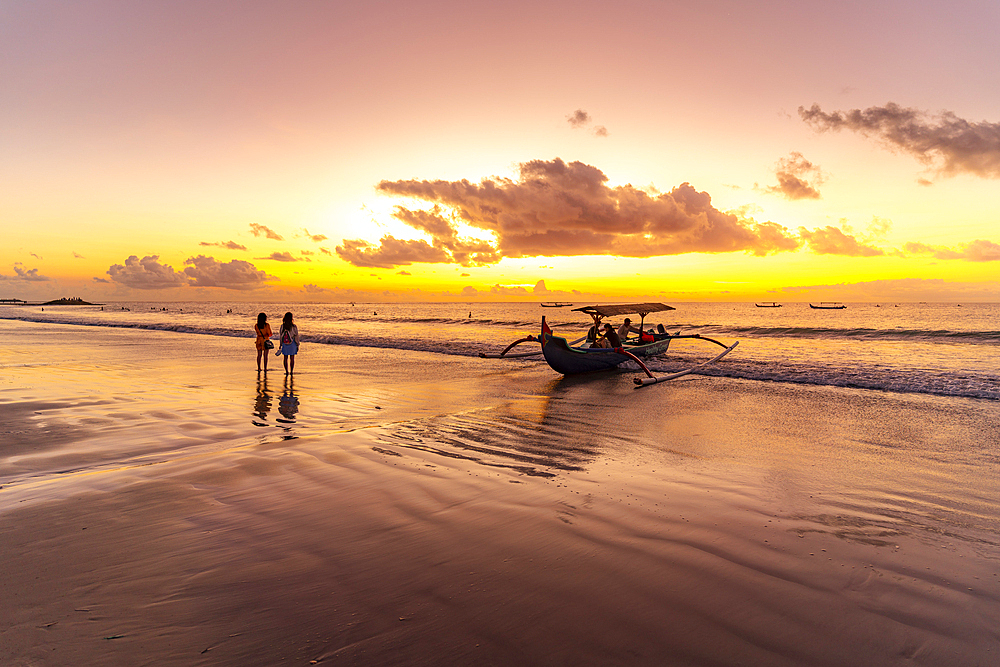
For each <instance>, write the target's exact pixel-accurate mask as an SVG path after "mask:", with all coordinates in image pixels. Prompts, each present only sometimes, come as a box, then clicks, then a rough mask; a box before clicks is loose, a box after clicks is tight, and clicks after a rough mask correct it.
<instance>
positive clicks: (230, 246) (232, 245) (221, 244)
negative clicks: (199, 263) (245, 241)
mask: <svg viewBox="0 0 1000 667" xmlns="http://www.w3.org/2000/svg"><path fill="white" fill-rule="evenodd" d="M198 245H201V246H209V247H216V248H225V249H226V250H246V249H247V247H246V246H245V245H240V244H239V243H237V242H236V241H216V242H214V243H209V242H208V241H202V242H201V243H199V244H198Z"/></svg>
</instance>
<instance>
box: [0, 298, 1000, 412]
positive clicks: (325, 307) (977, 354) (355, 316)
mask: <svg viewBox="0 0 1000 667" xmlns="http://www.w3.org/2000/svg"><path fill="white" fill-rule="evenodd" d="M581 305H584V304H575V305H574V306H571V307H566V308H541V307H539V304H538V303H535V302H530V303H525V302H521V303H509V302H502V303H480V302H454V303H355V304H320V303H295V304H275V303H256V304H255V303H235V302H233V303H229V302H208V303H205V302H138V301H129V302H110V303H105V304H103V305H99V306H45V307H44V309H43V307H41V306H0V319H12V320H23V321H35V322H48V323H60V324H71V325H79V326H94V327H125V328H134V329H149V330H162V331H176V332H183V333H189V334H199V335H206V336H222V337H230V338H233V339H240V338H253V337H254V333H253V325H254V322H255V321H256V317H257V313H259V312H265V313H267V315H268V318H269V322H270V323H271V326H272V328H273V329H274V331H275V334H277V330H278V327H279V325H280V322H281V317H282V315H283V314H284V312H285V311H286V310H291V311H292V312H293V313H294V317H295V322H296V324H297V325H298V327H299V331H300V332H301V336H302V341H303V343H304V344H305V345H306V346H308V345H341V346H349V347H356V348H369V350H370V349H378V348H394V349H402V350H418V351H424V352H428V353H431V354H432V355H463V356H478V354H479V353H480V352H491V353H497V352H500V351H501V350H502V349H503V348H504V347H506V345H507V344H509V343H511V342H513V341H515V340H517V339H519V338H524V337H526V336H529V335H537V334H538V332H539V328H540V322H541V318H542V317H543V316H545V317H546V318H547V321H548V323H549V325H550V326H552V327H553V328H554V329H555V331H556V333H557V334H560V335H563V336H565V337H566V338H568V339H569V340H571V341H572V340H575V339H577V338H579V337H580V336H582V335H583V334H584V333H585V332H586V330H587V328H588V327H589V326H590V324H591V320H590V317H589V316H587V315H586V314H584V313H580V312H576V311H574V310H573V308H576V307H579V306H581ZM673 305H674V306H675V308H676V310H672V311H666V312H658V313H652V314H650V315H649V316H648V317H647V318H646V320H645V322H644V325H645V326H646V328H650V327H652V326H655V325H656V324H663V325H664V326H665V327H666V328H667V330H668V331H670V332H672V333H673V332H682V333H699V334H701V335H703V336H708V337H711V338H713V339H715V340H718V341H720V342H723V343H725V344H727V345H729V344H731V343H732V342H734V341H739V343H740V344H739V346H738V347H737V348H736V350H734V352H733V353H732V354H730V355H729V356H728V357H726V358H725V359H723V360H722V361H720V362H719V363H717V364H715V365H712V366H708V367H706V368H704V369H701V370H699V371H698V373H700V374H702V375H716V376H726V377H733V378H743V379H747V380H757V381H763V382H784V383H799V384H806V385H819V386H823V385H828V386H842V387H854V388H860V389H870V390H877V391H888V392H911V393H918V394H935V395H942V396H956V397H966V398H976V399H989V400H1000V304H983V303H971V304H954V303H952V304H946V303H898V304H896V303H848V304H847V308H845V309H843V310H816V309H812V308H810V307H809V304H808V303H786V304H784V306H783V307H781V308H757V307H756V306H755V305H754V304H753V303H684V302H680V303H676V304H673ZM621 319H622V318H610V319H609V320H606V321H610V322H612V323H613V324H615V325H618V324H620V321H621ZM632 319H633V320H634V322H633V323H634V324H638V320H639V318H638V317H636V316H633V317H632ZM233 344H234V345H245V344H247V343H244V342H241V341H237V340H234V341H233ZM537 349H538V347H537V344H536V343H526V344H523V345H521V346H520V347H518V348H517V349H516V350H514V351H515V352H519V351H525V352H530V351H536V350H537ZM720 349H721V348H718V347H716V346H715V345H712V344H709V343H705V342H704V341H696V340H679V341H676V342H675V343H673V344H672V345H671V348H670V350H669V351H668V353H667V354H665V355H663V356H661V357H658V358H655V359H652V360H649V362H648V364H647V365H648V366H649V367H650V369H651V370H652V371H653V372H656V373H666V372H673V371H677V370H682V369H685V368H688V367H690V366H692V365H695V364H697V363H699V362H700V361H703V360H706V359H708V358H710V357H712V356H715V354H716V353H717V352H718V351H719V350H720ZM307 350H308V348H304V349H303V353H304V354H307V353H308V352H307ZM482 363H483V364H529V365H532V364H544V363H545V362H544V360H542V359H541V358H540V357H528V358H519V359H505V360H489V359H484V360H483V361H482ZM622 370H623V372H637V371H638V367H637V366H635V365H634V364H625V365H623V367H622Z"/></svg>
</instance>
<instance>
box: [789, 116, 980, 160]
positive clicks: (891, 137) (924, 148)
mask: <svg viewBox="0 0 1000 667" xmlns="http://www.w3.org/2000/svg"><path fill="white" fill-rule="evenodd" d="M799 116H800V117H801V118H802V120H803V121H805V122H806V123H807V124H808V125H810V126H811V127H812V128H813V129H815V130H816V131H818V132H825V131H829V130H835V131H839V130H844V129H846V130H850V131H852V132H857V133H859V134H861V135H863V136H866V137H873V138H875V139H877V140H879V141H881V142H883V143H884V144H886V145H888V146H889V147H890V148H894V149H898V150H901V151H903V152H904V153H909V154H910V155H912V156H914V157H915V158H916V159H917V160H919V161H920V162H922V163H923V164H926V165H928V166H931V165H935V164H936V165H938V166H937V170H938V172H939V173H942V174H945V175H948V176H953V175H955V174H959V173H970V174H975V175H977V176H981V177H983V178H1000V123H988V122H986V121H983V122H979V123H974V122H970V121H967V120H964V119H962V118H959V117H958V116H956V115H955V114H954V113H952V112H950V111H942V112H941V113H939V114H937V115H932V114H929V113H927V112H924V111H920V110H917V109H909V108H905V107H901V106H899V105H898V104H895V103H892V102H889V103H888V104H886V105H885V106H881V107H869V108H867V109H864V110H861V109H852V110H851V111H833V112H831V113H826V112H824V111H823V110H822V109H820V107H819V105H818V104H813V105H812V106H811V107H810V108H808V109H806V108H805V107H799Z"/></svg>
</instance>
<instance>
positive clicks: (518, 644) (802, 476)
mask: <svg viewBox="0 0 1000 667" xmlns="http://www.w3.org/2000/svg"><path fill="white" fill-rule="evenodd" d="M0 335H2V336H3V339H4V340H7V341H12V340H14V341H17V340H21V341H24V340H30V341H31V344H30V345H8V346H5V347H3V348H0V369H2V377H0V442H2V445H0V447H2V448H0V486H2V488H0V554H2V556H3V567H2V568H0V599H2V605H0V664H3V665H84V664H86V665H154V664H155V665H275V664H302V665H308V664H314V663H315V664H348V665H389V664H404V665H405V664H418V665H424V664H427V665H464V664H497V665H509V664H543V665H568V664H573V665H831V666H833V665H994V664H1000V623H998V618H1000V580H998V579H1000V518H998V517H1000V512H998V498H1000V457H998V452H1000V446H998V445H1000V436H998V435H997V434H998V427H1000V410H998V408H997V405H996V403H994V402H988V401H973V400H967V399H952V398H938V397H931V396H919V395H908V394H890V393H878V392H870V391H863V390H854V389H843V388H830V387H809V386H795V385H786V384H775V383H761V382H750V381H742V380H732V379H726V378H703V377H698V376H689V377H687V378H683V379H681V380H677V381H675V382H672V383H666V384H664V385H657V386H655V387H649V388H644V389H641V390H635V389H633V388H632V384H631V377H632V375H633V374H631V373H621V374H610V375H603V376H597V377H589V378H583V379H580V378H571V379H562V378H559V377H558V376H556V375H554V374H553V373H552V371H551V370H550V369H548V367H547V366H545V365H544V364H543V363H520V362H514V363H510V362H500V361H485V360H479V359H471V358H467V357H457V356H456V357H444V356H441V355H430V354H426V353H419V352H408V351H397V350H384V349H357V348H346V347H338V346H327V345H322V346H321V345H313V346H311V345H308V344H306V345H304V346H303V349H302V353H301V354H300V356H299V358H298V361H297V365H296V370H297V371H298V372H297V373H296V375H295V376H294V378H291V379H286V377H285V375H284V373H283V372H282V371H281V365H280V358H278V357H271V358H270V365H271V371H270V372H269V373H268V375H267V380H266V385H265V384H264V381H263V378H262V377H261V378H260V379H259V378H258V374H257V372H256V361H255V353H254V351H253V340H252V339H249V338H248V339H227V338H221V337H213V336H197V335H189V334H178V333H168V332H146V331H134V330H108V329H102V328H90V327H72V326H61V325H42V324H29V323H20V322H0Z"/></svg>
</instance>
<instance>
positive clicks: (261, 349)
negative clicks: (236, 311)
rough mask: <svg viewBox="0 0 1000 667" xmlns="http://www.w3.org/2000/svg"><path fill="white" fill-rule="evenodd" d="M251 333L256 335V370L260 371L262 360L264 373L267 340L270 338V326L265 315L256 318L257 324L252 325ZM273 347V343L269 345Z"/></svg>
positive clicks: (265, 370)
mask: <svg viewBox="0 0 1000 667" xmlns="http://www.w3.org/2000/svg"><path fill="white" fill-rule="evenodd" d="M253 331H254V333H255V334H257V343H256V344H257V370H258V371H260V360H261V358H263V359H264V372H265V373H266V372H267V350H268V349H270V348H268V347H267V344H268V342H269V341H268V339H269V338H270V337H271V333H272V332H271V325H270V324H268V323H267V314H266V313H261V314H260V315H258V316H257V324H255V325H253ZM271 347H274V343H271Z"/></svg>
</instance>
